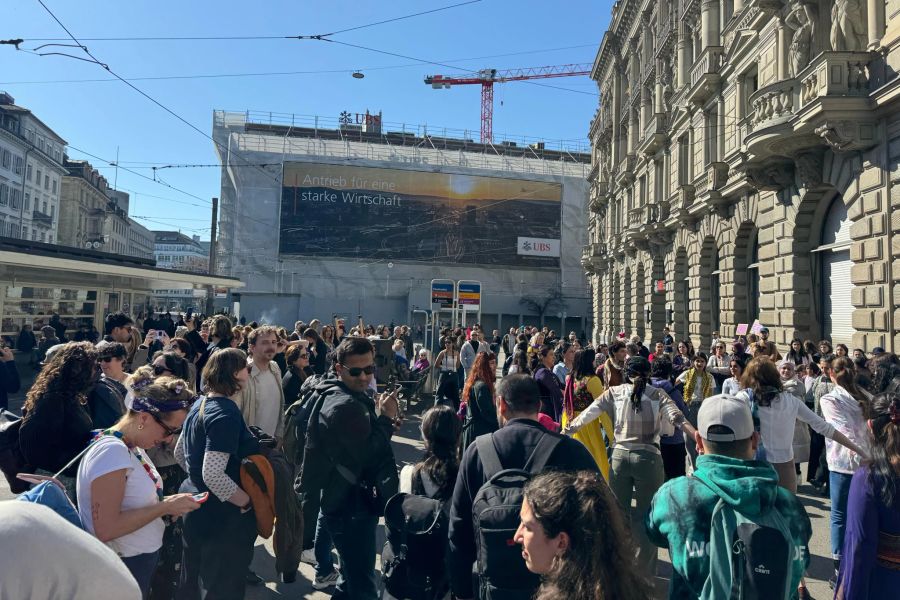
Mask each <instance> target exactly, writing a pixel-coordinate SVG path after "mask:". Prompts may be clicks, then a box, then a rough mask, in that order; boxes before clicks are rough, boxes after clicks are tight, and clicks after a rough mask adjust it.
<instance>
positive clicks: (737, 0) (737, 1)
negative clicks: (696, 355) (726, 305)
mask: <svg viewBox="0 0 900 600" xmlns="http://www.w3.org/2000/svg"><path fill="white" fill-rule="evenodd" d="M742 8H744V0H734V12H733V13H732V14H737V12H738V11H739V10H741V9H742ZM729 350H730V348H729Z"/></svg>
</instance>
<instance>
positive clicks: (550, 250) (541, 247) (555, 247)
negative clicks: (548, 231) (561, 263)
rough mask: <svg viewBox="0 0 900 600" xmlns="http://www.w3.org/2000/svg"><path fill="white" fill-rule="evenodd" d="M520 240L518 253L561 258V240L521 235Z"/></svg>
mask: <svg viewBox="0 0 900 600" xmlns="http://www.w3.org/2000/svg"><path fill="white" fill-rule="evenodd" d="M518 240H519V241H518V242H517V243H516V254H519V255H525V256H550V257H556V258H559V240H554V239H547V238H532V237H520V238H518Z"/></svg>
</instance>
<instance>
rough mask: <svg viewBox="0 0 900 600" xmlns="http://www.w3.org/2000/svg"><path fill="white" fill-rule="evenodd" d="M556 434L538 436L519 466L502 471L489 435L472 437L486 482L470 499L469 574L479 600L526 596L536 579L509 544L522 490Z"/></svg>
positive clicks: (556, 439)
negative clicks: (472, 549) (472, 574)
mask: <svg viewBox="0 0 900 600" xmlns="http://www.w3.org/2000/svg"><path fill="white" fill-rule="evenodd" d="M561 439H562V438H560V437H557V436H554V435H548V434H544V435H543V436H542V437H541V439H540V441H539V442H538V444H537V446H535V448H534V451H533V452H532V453H531V456H530V457H529V458H528V461H527V462H526V463H525V467H524V468H522V469H504V468H503V464H502V463H501V462H500V456H499V455H498V454H497V449H496V448H495V447H494V440H493V434H492V433H489V434H485V435H480V436H478V437H477V438H475V444H476V447H477V448H478V457H479V459H480V460H481V465H482V467H483V468H484V476H485V479H487V483H485V484H484V485H482V486H481V488H479V490H478V493H477V494H475V499H474V500H473V502H472V519H473V524H474V529H475V549H476V560H475V576H476V581H477V585H478V591H477V596H478V598H480V599H481V600H529V599H530V598H531V597H532V596H533V595H534V592H535V590H537V588H538V585H539V584H540V579H539V578H538V576H537V575H535V574H534V573H531V572H530V571H529V570H528V569H527V568H526V567H525V561H524V560H523V559H522V550H521V548H519V547H518V545H517V544H515V543H514V542H513V538H514V537H515V534H516V530H517V529H518V528H519V510H520V509H521V508H522V500H523V498H524V495H523V488H524V487H525V484H526V483H527V482H528V480H529V479H531V477H532V476H533V475H537V474H538V473H540V472H541V471H543V470H544V467H545V466H546V465H547V461H548V460H549V459H550V456H551V455H552V454H553V451H554V450H555V449H556V446H557V445H558V444H559V443H560V441H561Z"/></svg>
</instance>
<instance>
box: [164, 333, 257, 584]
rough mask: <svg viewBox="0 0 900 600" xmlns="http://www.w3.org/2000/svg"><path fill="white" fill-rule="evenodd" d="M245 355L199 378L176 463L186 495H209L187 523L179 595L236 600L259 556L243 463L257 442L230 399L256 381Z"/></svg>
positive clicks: (223, 360)
mask: <svg viewBox="0 0 900 600" xmlns="http://www.w3.org/2000/svg"><path fill="white" fill-rule="evenodd" d="M250 366H251V365H248V364H247V355H246V354H244V353H243V352H242V351H241V350H238V349H236V348H226V349H224V350H219V351H218V352H215V353H214V354H212V355H211V356H210V357H209V361H208V362H207V363H206V366H205V367H204V368H203V373H202V375H201V377H202V379H203V381H205V382H206V393H207V396H206V397H204V398H203V399H202V400H200V401H199V402H197V403H195V405H194V406H193V407H192V408H191V411H190V413H189V414H188V417H187V419H186V420H185V423H184V432H183V433H182V434H181V437H180V438H179V439H178V444H177V445H176V446H175V459H176V460H177V461H178V463H179V464H180V465H181V466H182V467H183V468H184V470H185V471H187V474H188V478H187V480H186V481H185V482H184V484H182V486H181V489H182V491H187V492H209V498H208V500H207V501H206V502H205V503H204V504H203V507H202V508H201V509H200V510H198V511H196V512H193V513H191V514H189V515H187V516H186V517H185V519H184V531H183V536H184V563H183V565H182V570H181V590H180V594H181V597H184V598H200V597H202V596H201V590H202V592H204V593H205V596H206V597H208V598H215V599H216V600H228V599H235V600H238V599H240V598H243V597H244V587H245V586H246V583H247V569H248V568H249V567H250V560H251V559H252V558H253V542H254V540H256V518H255V517H254V514H253V510H252V508H253V505H252V504H251V502H250V496H249V495H248V494H247V492H245V491H244V490H242V489H241V487H240V485H239V482H240V479H241V477H240V468H241V460H242V459H244V458H246V457H247V456H250V455H251V454H258V453H259V444H258V443H257V441H256V438H255V437H253V434H252V433H250V430H249V429H248V428H247V424H246V422H245V421H244V417H243V415H241V410H240V408H238V405H237V404H235V402H234V401H233V400H232V399H231V397H233V396H235V395H236V394H238V393H239V392H240V391H241V390H242V389H243V388H244V386H246V385H247V384H248V382H249V380H250Z"/></svg>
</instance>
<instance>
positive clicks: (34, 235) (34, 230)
mask: <svg viewBox="0 0 900 600" xmlns="http://www.w3.org/2000/svg"><path fill="white" fill-rule="evenodd" d="M31 241H33V242H34V241H37V229H32V230H31Z"/></svg>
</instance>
